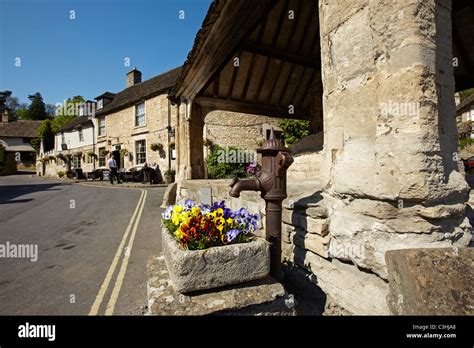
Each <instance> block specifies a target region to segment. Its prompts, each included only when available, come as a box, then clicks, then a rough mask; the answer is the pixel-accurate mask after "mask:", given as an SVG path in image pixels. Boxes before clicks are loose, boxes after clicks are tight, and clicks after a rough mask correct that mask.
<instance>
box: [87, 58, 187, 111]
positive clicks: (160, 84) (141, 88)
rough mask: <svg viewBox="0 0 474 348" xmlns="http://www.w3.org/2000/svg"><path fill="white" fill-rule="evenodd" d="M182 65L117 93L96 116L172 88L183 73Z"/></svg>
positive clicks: (125, 106)
mask: <svg viewBox="0 0 474 348" xmlns="http://www.w3.org/2000/svg"><path fill="white" fill-rule="evenodd" d="M181 70H182V67H178V68H175V69H173V70H170V71H168V72H165V73H163V74H161V75H158V76H155V77H153V78H151V79H148V80H145V81H143V82H141V83H137V84H135V85H133V86H130V87H128V88H126V89H124V90H123V91H121V92H119V93H117V94H115V96H114V98H113V99H112V101H111V102H110V103H108V104H107V105H106V106H104V108H103V109H100V110H98V111H97V112H96V116H100V115H107V114H110V113H113V112H115V111H118V110H121V109H124V108H127V107H129V106H132V105H134V104H136V103H137V102H139V101H140V100H144V99H148V98H152V97H154V96H157V95H160V94H163V93H165V92H167V91H168V90H170V89H171V88H172V87H173V86H174V84H175V83H176V79H177V78H178V76H179V75H180V74H181Z"/></svg>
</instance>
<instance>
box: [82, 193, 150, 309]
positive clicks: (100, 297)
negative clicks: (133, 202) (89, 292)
mask: <svg viewBox="0 0 474 348" xmlns="http://www.w3.org/2000/svg"><path fill="white" fill-rule="evenodd" d="M140 190H141V192H142V193H141V196H140V199H139V200H138V203H137V206H136V208H135V211H134V212H133V215H132V218H131V219H130V222H129V223H128V226H127V229H126V230H125V233H124V235H123V237H122V240H121V241H120V245H119V247H118V249H117V251H116V253H115V256H114V259H113V260H112V264H111V265H110V267H109V270H108V271H107V275H106V276H105V279H104V282H103V283H102V285H101V287H100V290H99V293H98V294H97V296H96V298H95V301H94V303H93V304H92V307H91V310H90V312H89V315H97V314H98V313H99V309H100V306H101V305H102V302H103V301H104V297H105V294H106V292H107V289H108V288H109V285H110V282H111V280H112V277H113V275H114V273H115V269H116V268H117V265H118V263H119V260H120V257H121V255H122V253H123V254H124V257H123V259H122V265H121V266H120V270H119V273H118V275H117V279H116V280H115V285H114V287H113V289H112V293H111V295H110V298H109V302H108V303H107V307H106V309H105V315H112V314H113V313H114V308H115V304H116V303H117V299H118V296H119V293H120V289H121V288H122V284H123V279H124V277H125V272H126V271H127V267H128V260H129V258H130V254H131V252H132V247H133V241H134V240H135V235H136V234H137V228H138V224H139V222H140V218H141V216H142V212H143V207H144V206H145V200H146V196H147V191H146V190H143V189H140ZM130 231H131V235H130V239H129V240H128V244H127V247H126V249H125V252H124V246H125V243H126V241H127V238H128V235H129V234H130Z"/></svg>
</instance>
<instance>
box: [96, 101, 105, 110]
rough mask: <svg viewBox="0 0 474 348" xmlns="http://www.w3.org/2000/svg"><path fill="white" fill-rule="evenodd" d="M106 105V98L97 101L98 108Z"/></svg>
mask: <svg viewBox="0 0 474 348" xmlns="http://www.w3.org/2000/svg"><path fill="white" fill-rule="evenodd" d="M103 107H104V99H99V100H98V101H97V110H100V109H102V108H103Z"/></svg>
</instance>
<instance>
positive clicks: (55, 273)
mask: <svg viewBox="0 0 474 348" xmlns="http://www.w3.org/2000/svg"><path fill="white" fill-rule="evenodd" d="M86 184H87V183H86ZM164 191H165V188H164V187H153V188H150V187H146V188H126V187H122V186H121V185H114V186H111V185H110V183H108V185H107V186H105V185H97V186H90V185H87V186H86V185H83V184H72V183H70V182H65V181H63V180H54V179H44V178H38V177H36V176H34V175H29V174H24V175H11V176H4V177H0V269H1V272H0V315H21V314H25V315H87V314H98V315H103V314H114V315H137V314H144V313H145V312H146V310H147V308H146V301H147V289H146V282H147V275H146V264H147V261H148V259H149V257H150V256H151V255H155V254H157V253H158V252H160V251H161V243H160V241H161V238H160V233H161V230H160V216H161V215H160V213H161V209H160V205H161V202H162V199H163V194H164ZM23 246H24V247H28V249H23V250H24V251H25V250H29V251H30V253H26V252H25V254H24V255H23V256H25V257H22V258H18V257H13V255H12V250H13V249H15V248H16V249H18V248H20V247H23ZM35 246H36V247H37V260H34V259H35V257H32V255H34V254H35V253H34V250H35ZM7 247H8V248H9V249H10V254H8V255H7V253H6V248H7ZM29 247H31V249H30V248H29Z"/></svg>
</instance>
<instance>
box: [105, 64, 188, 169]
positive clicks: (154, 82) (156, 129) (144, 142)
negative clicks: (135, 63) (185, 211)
mask: <svg viewBox="0 0 474 348" xmlns="http://www.w3.org/2000/svg"><path fill="white" fill-rule="evenodd" d="M179 72H180V69H179V68H177V69H174V70H171V71H168V72H166V73H164V74H161V75H158V76H155V77H153V78H151V79H149V80H146V81H143V82H142V81H141V72H139V71H138V70H136V69H133V70H132V71H131V72H129V73H128V74H127V85H126V86H127V87H126V88H125V89H124V90H123V91H121V92H119V93H117V94H112V93H108V92H107V93H104V94H103V95H101V96H98V97H97V98H96V100H97V102H98V105H99V106H102V107H101V108H99V107H98V110H97V112H96V119H97V144H96V147H97V155H98V156H99V162H100V163H99V166H104V165H105V158H106V155H105V154H106V153H113V154H114V157H115V159H116V160H117V162H118V165H119V167H120V168H121V169H125V170H127V169H130V168H132V167H136V166H142V165H144V164H145V163H146V164H148V165H151V164H153V163H156V164H158V166H159V168H160V170H161V171H162V173H163V172H164V171H166V170H174V168H175V151H174V148H175V145H174V136H173V133H172V132H173V130H174V129H175V127H176V122H175V118H174V117H173V115H172V109H171V108H172V106H171V105H170V103H169V101H168V98H167V96H168V91H169V89H170V88H171V87H172V86H173V85H174V82H175V80H176V78H177V75H178V74H179Z"/></svg>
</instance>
